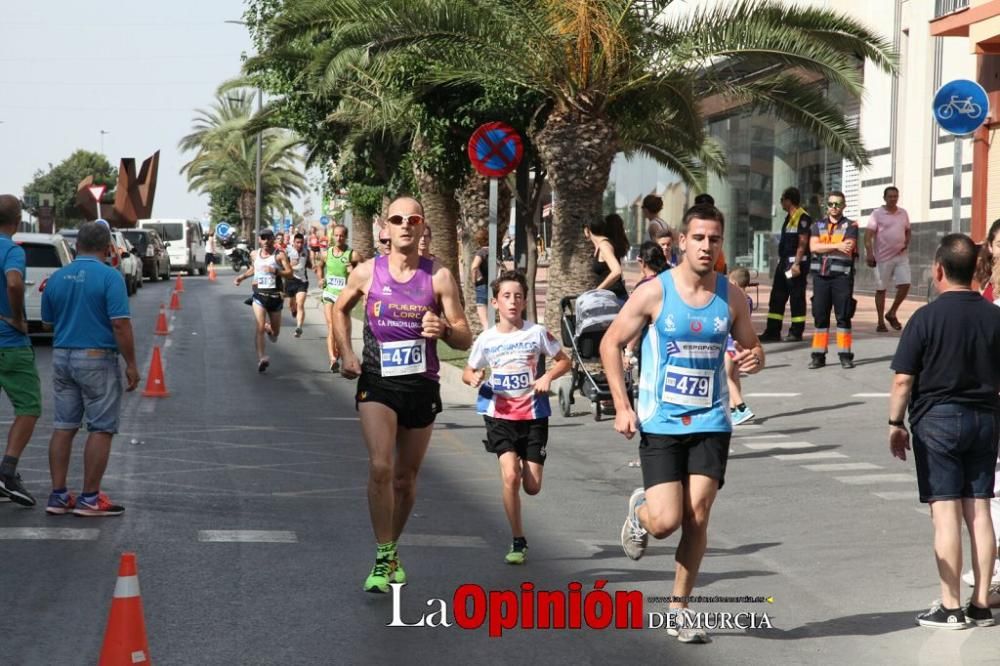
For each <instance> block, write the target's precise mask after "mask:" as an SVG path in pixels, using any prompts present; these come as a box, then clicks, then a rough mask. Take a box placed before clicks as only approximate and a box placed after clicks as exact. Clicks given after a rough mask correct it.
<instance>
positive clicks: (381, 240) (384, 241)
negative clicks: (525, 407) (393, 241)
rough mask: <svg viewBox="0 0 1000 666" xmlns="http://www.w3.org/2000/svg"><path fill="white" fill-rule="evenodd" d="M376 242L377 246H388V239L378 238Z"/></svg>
mask: <svg viewBox="0 0 1000 666" xmlns="http://www.w3.org/2000/svg"><path fill="white" fill-rule="evenodd" d="M378 242H379V245H388V244H389V239H388V238H379V239H378Z"/></svg>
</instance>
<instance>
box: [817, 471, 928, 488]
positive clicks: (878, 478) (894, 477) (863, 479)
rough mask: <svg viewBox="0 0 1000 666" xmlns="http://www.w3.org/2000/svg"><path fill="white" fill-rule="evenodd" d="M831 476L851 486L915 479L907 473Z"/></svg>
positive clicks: (912, 480) (909, 481)
mask: <svg viewBox="0 0 1000 666" xmlns="http://www.w3.org/2000/svg"><path fill="white" fill-rule="evenodd" d="M833 478H835V479H836V480H837V481H840V482H841V483H847V484H850V485H852V486H861V485H865V484H871V483H916V481H917V480H916V479H915V478H913V477H912V476H910V475H909V474H865V475H863V476H835V477H833Z"/></svg>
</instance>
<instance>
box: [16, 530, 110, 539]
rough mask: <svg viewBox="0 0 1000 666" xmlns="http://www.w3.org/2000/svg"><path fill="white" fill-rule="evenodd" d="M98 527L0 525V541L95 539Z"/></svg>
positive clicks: (99, 531)
mask: <svg viewBox="0 0 1000 666" xmlns="http://www.w3.org/2000/svg"><path fill="white" fill-rule="evenodd" d="M100 534H101V530H98V529H86V528H83V529H78V528H71V527H0V541H96V540H97V537H98V536H100Z"/></svg>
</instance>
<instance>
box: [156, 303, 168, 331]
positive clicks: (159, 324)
mask: <svg viewBox="0 0 1000 666" xmlns="http://www.w3.org/2000/svg"><path fill="white" fill-rule="evenodd" d="M154 332H155V333H156V335H169V334H170V328H169V327H168V326H167V306H166V304H165V303H160V316H159V317H157V318H156V331H154Z"/></svg>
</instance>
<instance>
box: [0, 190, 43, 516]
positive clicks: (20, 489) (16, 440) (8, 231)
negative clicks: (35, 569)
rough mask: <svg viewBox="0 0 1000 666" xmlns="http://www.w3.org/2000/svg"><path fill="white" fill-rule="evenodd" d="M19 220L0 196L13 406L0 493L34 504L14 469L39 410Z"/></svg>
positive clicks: (0, 380) (7, 370)
mask: <svg viewBox="0 0 1000 666" xmlns="http://www.w3.org/2000/svg"><path fill="white" fill-rule="evenodd" d="M20 222H21V202H20V201H18V199H17V197H15V196H13V195H10V194H4V195H2V196H0V389H3V391H4V392H6V393H7V397H8V398H10V402H11V404H12V405H13V406H14V422H13V423H12V424H11V426H10V430H9V432H8V434H7V449H6V450H5V451H4V455H3V460H2V461H0V498H2V499H5V500H11V501H13V502H17V503H18V504H21V505H22V506H34V505H35V498H34V497H32V496H31V493H29V492H28V490H27V489H26V488H25V487H24V485H23V484H22V483H21V475H20V474H18V473H17V463H18V461H19V460H20V458H21V453H22V452H23V451H24V447H26V446H27V445H28V440H30V439H31V435H32V433H34V432H35V423H36V422H37V421H38V417H39V416H41V414H42V389H41V384H40V383H39V381H38V370H37V369H36V368H35V350H34V349H32V347H31V340H30V339H29V338H28V321H27V319H26V316H25V312H24V272H25V270H26V262H25V255H24V249H23V248H22V247H21V246H20V245H17V244H16V243H14V241H13V240H12V238H11V237H12V236H13V235H14V234H15V233H16V232H17V225H18V224H19V223H20Z"/></svg>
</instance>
